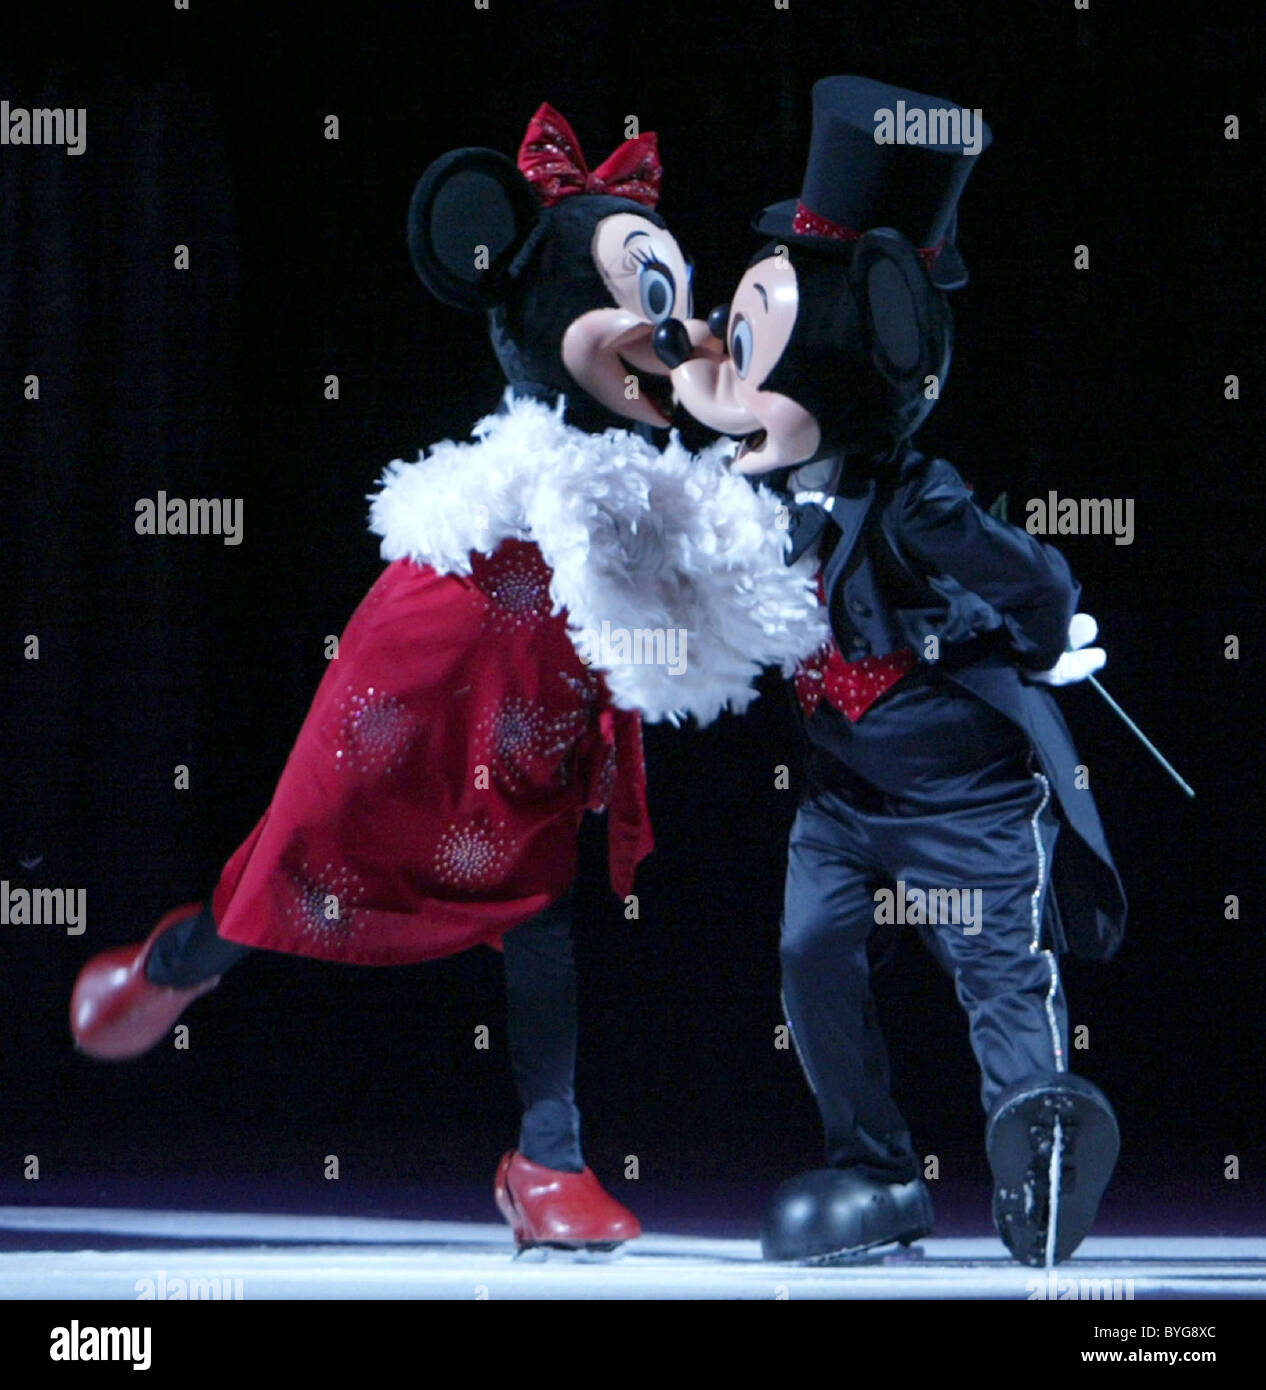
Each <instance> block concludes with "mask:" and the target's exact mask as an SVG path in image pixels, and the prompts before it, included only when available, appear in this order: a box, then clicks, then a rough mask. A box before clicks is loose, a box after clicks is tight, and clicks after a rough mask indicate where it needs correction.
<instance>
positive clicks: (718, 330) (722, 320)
mask: <svg viewBox="0 0 1266 1390" xmlns="http://www.w3.org/2000/svg"><path fill="white" fill-rule="evenodd" d="M729 326H730V306H729V305H728V304H718V305H717V307H716V308H715V309H713V311H712V312H711V313H710V314H709V315H708V332H709V333H711V334H712V336H713V337H714V338H720V339H721V341H722V342H725V330H726V329H727V328H728V327H729Z"/></svg>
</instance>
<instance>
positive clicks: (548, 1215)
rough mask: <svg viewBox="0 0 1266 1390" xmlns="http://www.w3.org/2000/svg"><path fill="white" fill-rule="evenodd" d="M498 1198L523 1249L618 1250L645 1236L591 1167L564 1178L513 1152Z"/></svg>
mask: <svg viewBox="0 0 1266 1390" xmlns="http://www.w3.org/2000/svg"><path fill="white" fill-rule="evenodd" d="M493 1195H494V1196H495V1197H496V1199H497V1207H498V1209H499V1210H500V1212H501V1215H502V1216H504V1217H505V1219H506V1220H507V1221H508V1222H509V1223H510V1227H511V1229H512V1230H513V1231H514V1240H515V1244H516V1245H517V1246H518V1247H519V1249H520V1250H526V1249H528V1248H529V1247H531V1246H533V1245H554V1246H559V1247H561V1248H562V1249H565V1250H614V1249H615V1247H616V1246H617V1245H622V1244H623V1243H624V1242H625V1241H626V1240H634V1239H636V1237H638V1236H640V1235H641V1234H642V1227H641V1225H640V1223H639V1222H638V1219H637V1217H636V1216H634V1215H633V1213H632V1212H631V1211H629V1210H628V1209H627V1208H626V1207H622V1206H621V1205H620V1203H619V1202H617V1201H616V1200H615V1198H614V1197H612V1196H610V1195H609V1194H608V1193H607V1192H604V1191H603V1189H602V1186H601V1184H600V1183H599V1182H598V1179H597V1178H595V1177H594V1175H593V1173H592V1172H591V1171H590V1170H589V1169H588V1168H586V1169H585V1170H584V1171H583V1172H581V1173H560V1172H559V1171H558V1170H557V1169H555V1168H544V1167H542V1166H541V1164H539V1163H533V1162H532V1161H531V1160H530V1159H526V1158H524V1157H523V1155H522V1154H521V1153H518V1152H511V1153H508V1154H506V1155H505V1157H504V1158H503V1159H502V1160H501V1162H500V1164H499V1165H498V1166H497V1179H496V1183H495V1184H494V1186H493Z"/></svg>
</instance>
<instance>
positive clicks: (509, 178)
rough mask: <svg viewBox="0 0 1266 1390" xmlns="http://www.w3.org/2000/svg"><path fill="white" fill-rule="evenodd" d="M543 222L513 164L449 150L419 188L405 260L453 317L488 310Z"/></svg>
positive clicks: (490, 154)
mask: <svg viewBox="0 0 1266 1390" xmlns="http://www.w3.org/2000/svg"><path fill="white" fill-rule="evenodd" d="M540 214H541V204H540V201H539V200H538V199H537V197H536V195H535V194H534V193H533V192H532V189H531V186H530V185H529V184H528V181H527V180H526V179H525V178H524V177H523V175H522V174H521V173H520V172H519V170H518V168H517V166H516V165H515V163H514V161H513V160H511V159H507V158H506V156H505V155H503V154H499V153H498V152H497V151H496V150H480V149H467V150H453V151H452V152H451V153H450V154H445V155H441V156H440V158H439V159H437V160H436V161H435V162H434V163H433V164H432V165H431V167H430V168H429V169H427V171H426V173H424V174H423V175H422V177H421V178H420V179H419V180H418V185H417V187H416V188H415V189H414V190H413V199H412V201H411V202H410V204H409V255H410V257H411V258H412V260H413V268H414V269H415V270H416V271H417V272H418V274H419V275H420V276H421V277H422V283H423V284H424V285H425V286H426V287H427V289H428V290H430V291H431V293H432V294H433V295H435V296H436V298H437V299H442V300H443V301H444V303H446V304H451V305H452V306H453V308H455V309H467V310H472V311H473V310H477V309H491V308H493V307H494V306H495V305H497V304H498V303H500V302H501V301H502V300H503V299H504V298H505V296H506V292H507V279H508V276H507V271H508V269H509V266H510V263H511V262H512V261H513V260H514V257H515V255H516V254H517V253H518V251H519V250H520V248H521V247H522V246H523V243H524V242H525V241H526V240H527V238H528V236H529V234H530V233H531V231H532V229H533V227H535V226H536V223H537V221H538V219H539V218H540Z"/></svg>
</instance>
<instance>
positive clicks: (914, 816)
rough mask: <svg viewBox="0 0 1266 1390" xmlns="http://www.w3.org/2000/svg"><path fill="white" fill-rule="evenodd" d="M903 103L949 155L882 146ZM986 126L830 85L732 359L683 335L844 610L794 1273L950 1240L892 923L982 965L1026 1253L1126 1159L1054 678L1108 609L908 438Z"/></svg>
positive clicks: (793, 1220) (802, 987)
mask: <svg viewBox="0 0 1266 1390" xmlns="http://www.w3.org/2000/svg"><path fill="white" fill-rule="evenodd" d="M901 103H904V106H902V105H901ZM902 111H904V112H905V113H906V127H905V129H906V130H907V131H910V130H914V129H921V130H923V131H924V132H925V134H926V135H927V138H928V139H930V140H931V141H932V143H928V142H927V140H925V141H924V142H923V143H916V142H911V141H910V140H908V139H907V140H906V142H904V143H884V142H882V141H881V140H880V139H879V138H878V132H880V131H881V130H882V129H883V121H884V116H885V113H886V115H887V118H888V119H889V121H891V120H892V118H893V116H894V114H895V113H899V112H902ZM974 120H979V116H978V115H977V116H974V117H973V116H972V114H971V113H968V112H965V111H964V110H963V109H962V108H959V107H956V106H954V105H953V104H952V103H949V102H945V101H939V100H937V99H935V98H931V97H926V96H922V95H920V94H918V93H916V92H910V91H904V90H902V89H899V88H896V87H890V86H887V85H885V84H882V83H878V82H872V81H868V80H864V79H861V78H853V77H838V78H828V79H825V80H823V81H821V82H819V83H817V84H816V85H815V87H814V91H813V138H812V147H811V151H810V155H809V161H808V166H807V170H806V174H805V178H804V182H803V187H802V192H801V195H800V197H799V198H798V199H793V200H791V201H789V202H786V203H780V204H777V205H775V206H773V207H770V208H767V209H766V210H765V212H764V213H763V214H762V215H761V216H760V217H759V219H758V220H757V222H756V227H757V229H758V230H759V231H761V232H764V233H765V234H766V235H768V236H772V237H773V238H774V239H775V240H774V242H773V243H772V244H770V245H768V246H766V247H765V248H764V249H763V250H762V251H760V252H758V254H757V255H756V257H755V258H754V259H753V261H752V263H751V264H750V266H749V268H748V270H747V272H746V274H745V275H744V276H743V278H742V280H741V281H740V282H739V285H738V287H737V289H736V290H735V292H734V296H733V299H732V301H731V303H730V304H729V305H728V306H725V307H724V308H722V309H721V310H718V311H714V313H713V315H712V316H711V317H710V319H709V323H710V325H711V326H712V327H713V329H714V332H715V333H716V335H717V336H718V337H724V339H725V342H724V344H723V345H722V344H718V343H716V342H715V341H713V342H711V343H705V344H703V345H695V344H694V343H693V339H691V338H690V335H689V334H688V333H687V331H686V329H685V326H684V325H674V324H671V323H668V324H665V325H663V326H661V328H660V329H659V330H657V346H658V348H659V350H660V352H661V355H662V357H663V359H664V360H665V362H666V363H668V365H670V366H672V367H673V368H674V371H673V383H674V386H675V388H676V390H677V393H678V397H679V399H680V401H681V403H682V404H683V405H684V406H685V407H686V409H687V410H689V411H690V413H691V414H692V415H695V416H696V417H697V418H698V419H700V420H701V421H703V422H704V423H705V424H707V425H710V426H711V427H713V428H715V429H719V430H723V431H725V432H726V433H729V434H734V435H741V436H744V438H743V442H742V444H741V446H740V449H739V451H738V454H737V456H736V458H735V460H734V463H733V467H734V468H735V469H736V470H737V471H739V472H741V473H746V474H748V475H752V476H755V475H765V476H772V477H775V478H777V479H778V480H779V481H780V482H781V485H782V486H783V487H784V488H785V489H786V493H787V501H788V506H789V509H790V513H791V529H792V533H793V537H794V539H793V546H792V555H793V557H795V556H798V555H802V554H811V553H816V555H817V557H818V562H819V565H820V577H819V584H820V589H819V593H820V597H821V600H822V603H823V605H824V607H825V609H826V611H827V613H828V615H829V619H830V625H831V634H832V635H831V637H830V639H829V640H828V641H827V642H826V643H825V644H824V645H823V647H822V649H821V650H820V651H819V652H818V653H817V654H816V655H815V656H814V657H813V658H812V659H811V660H810V661H808V662H805V663H804V664H803V665H802V666H801V668H800V670H799V671H798V673H797V676H796V680H795V689H796V694H797V696H798V701H799V704H800V707H801V710H802V713H803V720H804V728H805V731H806V734H807V744H808V755H807V763H808V766H807V772H808V777H807V782H808V786H807V790H806V793H805V795H804V798H803V800H802V802H801V805H800V807H799V810H798V813H797V816H796V821H795V824H794V826H793V829H792V833H791V841H790V849H789V860H788V868H787V882H786V895H785V908H784V916H783V923H782V947H781V956H782V974H783V996H784V1001H785V1008H786V1011H787V1016H788V1019H789V1022H790V1025H791V1030H792V1034H793V1037H794V1040H795V1043H796V1046H797V1049H798V1052H799V1054H800V1058H801V1061H802V1063H803V1066H804V1070H805V1073H806V1076H807V1078H808V1081H809V1084H810V1086H811V1087H812V1089H813V1091H814V1093H815V1096H816V1099H817V1102H818V1106H819V1109H820V1111H821V1114H822V1120H823V1124H824V1127H825V1131H826V1157H827V1163H828V1165H829V1166H828V1167H827V1168H825V1169H819V1170H817V1171H814V1172H811V1173H807V1174H804V1175H802V1176H801V1177H798V1178H794V1179H792V1180H791V1181H790V1182H788V1183H785V1184H784V1185H783V1186H782V1187H781V1188H780V1189H779V1191H778V1192H777V1194H776V1195H775V1197H774V1199H773V1202H772V1204H771V1206H770V1208H769V1211H768V1214H767V1216H766V1219H765V1224H764V1229H763V1233H762V1244H763V1249H764V1252H765V1255H766V1257H767V1258H769V1259H774V1260H806V1261H831V1260H834V1259H841V1258H848V1257H853V1256H856V1255H858V1254H860V1253H862V1252H864V1251H866V1250H869V1249H872V1248H874V1247H877V1246H880V1245H883V1244H886V1243H889V1242H893V1241H902V1242H909V1241H911V1240H913V1239H915V1238H916V1237H918V1236H920V1235H924V1234H926V1233H927V1232H928V1231H929V1230H930V1229H931V1225H932V1204H931V1200H930V1196H929V1193H928V1189H927V1187H926V1186H925V1185H924V1183H923V1181H922V1179H921V1177H920V1173H919V1164H918V1160H917V1158H916V1154H915V1150H914V1148H913V1145H912V1143H911V1139H910V1134H909V1131H908V1129H907V1127H906V1124H905V1121H904V1120H903V1119H902V1117H901V1115H900V1113H899V1112H898V1110H897V1108H896V1106H895V1104H894V1103H893V1100H892V1097H891V1094H890V1088H889V1079H888V1061H887V1054H886V1049H885V1045H884V1041H883V1038H882V1036H881V1034H880V1032H879V1028H878V1024H877V1021H876V1016H875V1008H874V1003H873V1000H872V996H871V987H870V965H869V961H868V956H867V945H868V941H869V939H870V937H871V934H872V932H873V931H874V928H875V926H876V924H877V922H884V921H887V922H893V921H894V920H895V921H913V922H915V923H916V924H917V925H918V926H919V929H920V933H921V935H922V936H923V938H924V940H925V941H926V942H927V944H928V945H929V946H930V948H931V949H932V950H933V952H934V953H935V954H936V956H937V958H938V959H939V960H940V961H941V963H942V964H943V965H944V966H945V967H946V968H947V969H948V971H949V972H950V973H951V974H952V976H953V978H954V981H955V985H956V988H957V993H958V998H959V1001H960V1002H961V1004H962V1005H963V1008H964V1009H965V1010H966V1012H967V1016H968V1021H969V1026H970V1033H971V1042H972V1046H973V1049H974V1051H975V1054H976V1058H977V1061H978V1062H979V1064H980V1070H981V1078H982V1085H981V1097H982V1100H983V1103H984V1106H985V1109H986V1112H987V1114H988V1121H987V1127H986V1144H987V1149H988V1155H989V1160H990V1164H991V1167H992V1170H993V1174H994V1179H995V1193H994V1219H995V1222H996V1225H997V1228H998V1231H999V1234H1000V1235H1001V1237H1002V1239H1003V1241H1004V1242H1005V1243H1006V1245H1007V1246H1008V1248H1009V1249H1010V1250H1011V1251H1012V1253H1013V1254H1014V1255H1015V1256H1016V1258H1018V1259H1020V1260H1021V1261H1024V1262H1026V1263H1030V1264H1042V1263H1046V1264H1048V1265H1049V1264H1051V1263H1053V1262H1054V1261H1055V1260H1058V1259H1063V1258H1065V1257H1067V1256H1068V1255H1069V1254H1070V1253H1071V1252H1072V1250H1073V1249H1074V1248H1075V1247H1076V1245H1077V1244H1078V1242H1079V1241H1080V1240H1081V1239H1082V1237H1083V1236H1084V1235H1085V1233H1086V1232H1087V1231H1088V1230H1089V1228H1090V1225H1091V1224H1092V1222H1093V1220H1094V1216H1095V1212H1096V1210H1097V1207H1098V1203H1099V1199H1100V1197H1101V1195H1102V1193H1103V1190H1104V1187H1105V1186H1106V1184H1107V1182H1108V1179H1109V1177H1110V1175H1111V1172H1112V1168H1113V1166H1114V1164H1115V1161H1116V1154H1117V1148H1118V1137H1117V1127H1116V1121H1115V1118H1114V1116H1113V1113H1112V1109H1111V1107H1110V1105H1109V1104H1108V1101H1107V1100H1106V1098H1105V1097H1104V1096H1103V1095H1102V1093H1101V1092H1100V1091H1099V1090H1098V1088H1097V1087H1095V1086H1093V1085H1092V1084H1091V1083H1090V1082H1088V1081H1086V1080H1084V1079H1082V1078H1079V1077H1075V1076H1072V1075H1071V1074H1070V1073H1069V1072H1068V1069H1067V1065H1068V1064H1067V1030H1068V1025H1067V1011H1066V1007H1065V1002H1064V993H1063V989H1062V986H1061V983H1060V976H1059V967H1058V962H1057V952H1059V951H1062V950H1066V949H1070V948H1071V949H1072V950H1073V951H1075V952H1077V953H1078V954H1079V955H1083V956H1086V957H1090V958H1098V959H1106V958H1108V957H1110V956H1111V955H1112V954H1113V953H1114V951H1115V950H1116V947H1117V945H1118V943H1119V941H1120V937H1121V933H1122V931H1123V928H1124V921H1125V899H1124V895H1123V893H1122V890H1121V884H1120V881H1119V879H1118V877H1117V873H1116V870H1115V867H1114V865H1113V863H1112V858H1111V856H1110V854H1109V852H1108V847H1107V844H1106V842H1105V839H1104V834H1103V829H1102V826H1101V825H1100V822H1099V817H1098V813H1097V811H1096V809H1095V805H1094V801H1093V799H1092V797H1091V794H1090V792H1089V791H1088V790H1086V789H1084V787H1083V786H1081V785H1079V784H1078V782H1077V780H1076V775H1075V770H1076V768H1077V765H1078V758H1077V754H1076V751H1075V749H1074V747H1073V744H1072V740H1071V738H1070V736H1069V733H1068V730H1067V727H1066V726H1065V724H1064V721H1063V718H1062V717H1061V715H1060V712H1059V710H1058V708H1057V706H1056V703H1055V700H1054V698H1053V697H1052V695H1051V694H1050V692H1049V691H1048V690H1047V689H1045V688H1043V687H1044V685H1048V684H1063V683H1066V682H1068V681H1070V680H1078V679H1082V678H1084V677H1086V676H1088V675H1090V674H1091V673H1092V672H1093V671H1095V670H1097V669H1098V668H1099V667H1100V666H1101V665H1102V664H1103V662H1104V660H1105V657H1104V653H1103V652H1102V651H1101V650H1100V649H1098V648H1090V647H1088V646H1087V643H1088V642H1090V641H1091V640H1092V639H1093V637H1094V635H1095V631H1096V628H1095V624H1094V621H1093V619H1091V618H1089V617H1088V615H1086V614H1076V615H1075V616H1074V614H1075V609H1076V603H1077V598H1078V594H1079V589H1078V586H1077V584H1076V583H1075V582H1074V580H1073V579H1072V577H1071V576H1070V574H1069V571H1068V566H1067V565H1066V564H1065V562H1064V560H1063V558H1062V557H1061V556H1060V555H1059V553H1058V552H1057V551H1055V550H1054V549H1053V548H1051V547H1050V546H1046V545H1042V544H1040V543H1039V542H1038V541H1036V540H1034V539H1033V538H1032V537H1031V536H1029V535H1028V534H1026V533H1025V532H1024V531H1022V530H1020V529H1019V528H1017V527H1013V526H1008V525H1006V524H1005V523H1004V522H1002V521H999V520H996V519H995V518H994V517H992V516H990V515H988V514H987V513H986V512H985V511H983V510H982V509H981V508H980V507H979V506H978V505H977V504H976V502H975V499H974V498H973V496H972V494H971V491H970V489H969V488H968V487H967V485H966V484H965V483H964V482H963V481H962V479H961V478H960V477H959V475H958V473H957V472H956V470H955V469H954V468H953V467H952V466H951V465H950V464H949V463H947V462H945V460H943V459H936V458H928V457H926V456H925V455H923V454H921V453H919V452H918V450H917V449H915V447H914V445H913V444H912V442H911V435H912V434H913V433H914V431H915V430H916V429H917V427H918V426H919V424H920V423H921V421H922V420H923V419H924V418H925V417H926V416H927V414H928V413H929V412H930V410H931V409H932V405H933V403H934V401H935V399H936V397H937V396H938V395H939V388H940V386H941V385H943V383H944V379H945V373H946V370H947V369H948V366H949V360H950V352H951V340H952V334H951V319H950V311H949V307H948V302H947V300H946V297H945V295H946V292H947V291H949V290H953V289H957V288H959V287H960V286H962V285H963V284H964V283H965V282H966V278H967V275H966V269H965V267H964V265H963V261H962V258H961V256H960V255H959V252H958V250H957V247H956V245H955V226H956V219H957V207H958V201H959V196H960V194H961V192H962V189H963V186H964V184H965V182H966V180H967V177H968V175H969V173H970V171H971V168H972V163H973V159H974V158H975V153H978V152H979V150H980V149H983V148H984V147H985V146H986V145H987V144H988V142H989V139H990V136H989V132H988V129H987V128H986V127H984V124H983V121H981V122H980V126H979V128H978V129H977V131H976V134H975V136H973V137H972V140H971V143H972V144H973V145H974V146H975V153H972V152H969V150H968V149H967V148H966V140H967V134H966V133H967V132H968V131H969V130H970V129H971V123H972V122H973V121H974ZM933 132H934V134H933ZM954 132H957V135H953V133H954ZM951 135H953V138H952V139H951V138H950V136H951ZM959 136H962V137H963V138H962V139H960V138H959ZM1066 641H1067V643H1068V646H1069V648H1070V650H1068V651H1067V652H1066V651H1065V646H1066ZM1033 682H1037V683H1036V684H1034V683H1033ZM1057 841H1058V844H1057ZM877 889H878V891H876V890H877ZM897 898H900V899H901V905H902V906H901V915H900V916H898V915H896V913H895V912H893V911H892V910H891V909H892V907H893V905H894V903H895V901H896V899H897ZM973 901H974V902H975V903H978V904H979V905H980V909H981V910H980V912H979V914H978V915H976V916H975V917H974V920H973V919H972V917H971V916H969V915H968V914H969V913H970V909H971V904H972V903H973ZM938 909H939V910H938ZM956 909H957V910H956Z"/></svg>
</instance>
